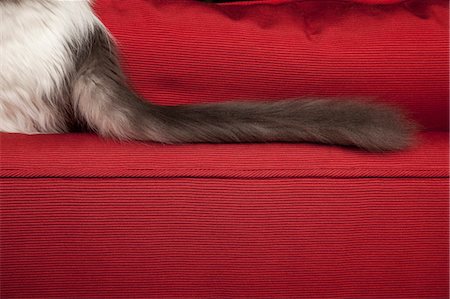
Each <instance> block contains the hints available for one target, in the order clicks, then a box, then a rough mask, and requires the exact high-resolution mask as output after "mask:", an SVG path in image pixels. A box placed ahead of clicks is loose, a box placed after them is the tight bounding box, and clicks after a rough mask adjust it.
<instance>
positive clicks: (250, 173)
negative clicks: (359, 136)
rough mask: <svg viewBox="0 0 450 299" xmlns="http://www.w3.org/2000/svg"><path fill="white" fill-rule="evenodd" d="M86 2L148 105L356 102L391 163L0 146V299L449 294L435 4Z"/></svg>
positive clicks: (442, 62)
mask: <svg viewBox="0 0 450 299" xmlns="http://www.w3.org/2000/svg"><path fill="white" fill-rule="evenodd" d="M349 2H350V1H347V2H346V1H294V0H258V1H253V2H252V3H251V4H250V3H245V2H240V3H237V4H236V3H234V4H226V5H211V4H204V3H198V2H196V1H178V0H177V1H175V0H170V1H169V0H127V1H121V0H120V1H119V0H98V1H97V4H96V5H97V6H96V8H97V11H98V13H99V16H100V17H101V19H102V20H103V21H104V22H105V24H106V25H107V27H108V28H109V29H111V31H112V33H113V34H114V36H115V37H116V38H117V40H118V42H119V45H120V49H121V52H122V57H123V64H124V67H125V68H126V71H127V73H128V75H129V76H130V81H131V84H132V85H133V86H135V87H136V88H137V90H138V91H139V92H140V93H141V94H142V95H143V96H145V97H146V98H148V99H150V100H153V101H154V102H156V103H160V104H168V105H174V104H184V103H191V102H208V101H219V100H224V99H233V98H235V99H243V98H245V99H250V100H253V99H279V98H286V97H297V96H309V95H319V96H320V95H323V96H349V95H351V96H374V97H378V99H377V100H380V101H385V102H388V103H392V104H393V105H397V106H400V107H402V108H404V109H405V110H407V111H408V112H410V113H411V116H412V117H413V118H415V119H416V120H418V121H419V122H420V123H422V124H423V125H424V127H426V128H429V129H430V128H434V129H440V130H444V131H442V132H439V131H434V132H433V131H429V132H423V133H421V134H419V135H418V138H417V142H416V144H415V145H414V146H413V147H412V148H410V149H409V150H407V151H404V152H399V153H387V154H374V153H366V152H362V151H357V150H355V149H349V148H340V147H333V146H321V145H314V144H280V143H273V144H234V145H233V144H226V145H208V144H197V145H161V144H154V143H147V144H145V143H134V142H129V143H119V142H115V141H111V140H103V139H100V138H99V137H97V136H94V135H90V134H64V135H36V136H25V135H19V134H0V166H1V169H0V178H1V181H0V188H1V189H0V190H1V198H0V200H1V204H0V208H1V268H0V272H1V277H0V292H1V298H2V299H3V298H8V299H9V298H20V299H25V298H26V299H30V298H46V299H47V298H81V299H84V298H86V299H87V298H89V299H91V298H92V299H96V298H110V299H113V298H139V299H144V298H155V299H156V298H157V299H165V298H182V299H185V298H305V299H306V298H320V299H322V298H383V299H384V298H408V299H409V298H424V299H425V298H426V299H428V298H448V296H449V292H448V287H449V283H448V269H449V245H448V240H449V231H448V226H449V217H448V214H449V207H448V200H449V199H448V198H449V179H448V171H449V161H448V151H449V140H448V132H446V131H445V130H446V129H447V128H448V126H447V124H448V53H447V51H448V19H447V18H448V7H447V5H446V1H439V0H437V1H434V0H433V1H395V0H392V1H390V0H373V1H372V0H361V1H359V2H367V3H369V2H371V3H375V2H376V3H378V4H387V3H388V2H402V3H399V4H397V5H394V6H390V5H387V6H384V5H383V6H366V5H361V4H353V3H349Z"/></svg>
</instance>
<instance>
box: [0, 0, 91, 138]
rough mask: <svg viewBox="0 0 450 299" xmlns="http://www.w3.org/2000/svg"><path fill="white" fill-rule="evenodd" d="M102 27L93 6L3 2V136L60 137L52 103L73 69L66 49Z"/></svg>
mask: <svg viewBox="0 0 450 299" xmlns="http://www.w3.org/2000/svg"><path fill="white" fill-rule="evenodd" d="M45 5H48V7H49V8H50V9H43V6H45ZM98 22H99V21H98V19H97V18H96V17H95V15H94V14H93V12H92V10H91V8H90V6H89V2H88V1H82V0H80V1H57V0H24V1H23V2H22V3H20V4H19V5H17V4H14V3H11V2H9V1H3V2H2V1H0V131H3V132H17V133H27V134H33V133H43V132H44V133H56V132H58V131H59V130H58V127H61V126H59V124H61V123H62V122H63V120H62V119H58V116H60V115H59V114H58V113H54V112H52V111H54V110H55V107H52V104H51V102H50V101H49V100H48V99H49V98H50V97H52V96H53V97H54V96H55V95H58V94H60V93H59V90H60V86H61V84H62V81H63V79H64V76H65V75H66V72H67V70H70V69H71V68H72V67H73V62H72V61H70V60H69V59H68V57H69V55H68V53H67V48H65V45H66V44H67V41H69V40H72V41H73V40H81V36H83V35H85V34H86V33H87V32H88V31H89V30H91V29H92V28H93V26H94V24H96V23H98Z"/></svg>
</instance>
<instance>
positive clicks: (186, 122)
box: [73, 30, 414, 151]
mask: <svg viewBox="0 0 450 299" xmlns="http://www.w3.org/2000/svg"><path fill="white" fill-rule="evenodd" d="M96 31H97V32H95V33H93V34H94V36H93V37H92V39H90V41H91V45H90V47H89V51H86V53H84V54H83V53H81V54H80V55H79V57H78V59H79V61H80V63H79V65H80V66H79V70H78V75H77V78H76V80H75V82H74V86H73V99H74V105H75V107H76V111H77V112H78V113H79V114H80V117H81V118H82V119H83V120H84V121H85V122H86V123H87V125H88V126H89V127H90V128H91V129H93V130H94V131H96V132H98V133H99V134H101V135H103V136H109V137H114V138H118V139H135V140H149V141H157V142H163V143H191V142H207V143H226V142H272V141H276V142H315V143H325V144H335V145H344V146H356V147H359V148H362V149H365V150H369V151H392V150H401V149H404V148H406V147H408V146H409V145H410V144H411V142H412V139H413V133H414V125H413V124H412V123H411V122H409V121H408V120H407V119H406V118H405V117H404V116H403V115H402V114H401V113H399V112H398V111H396V110H395V109H393V108H390V107H388V106H383V105H380V104H375V103H368V102H362V101H354V100H352V101H350V100H323V99H299V100H284V101H271V102H254V101H248V102H223V103H215V104H198V105H185V106H175V107H167V106H157V105H153V104H151V103H149V102H146V101H144V100H142V99H141V98H140V97H139V96H137V95H136V94H135V93H133V91H131V90H130V88H129V87H128V86H127V84H126V83H125V82H126V79H125V78H124V76H123V75H122V72H121V70H120V67H119V63H118V61H117V56H116V54H115V52H114V51H113V49H111V41H110V40H108V36H107V35H105V32H104V31H102V30H96Z"/></svg>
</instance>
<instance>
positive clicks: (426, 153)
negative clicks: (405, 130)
mask: <svg viewBox="0 0 450 299" xmlns="http://www.w3.org/2000/svg"><path fill="white" fill-rule="evenodd" d="M0 137H1V139H0V141H1V145H2V147H1V154H0V158H1V161H2V164H1V177H18V178H23V177H26V178H33V177H103V178H106V177H111V178H119V177H122V178H127V177H147V178H148V177H151V178H160V177H168V178H175V177H197V178H204V177H208V178H209V177H227V178H247V179H249V178H292V177H297V178H303V177H318V178H325V177H334V178H342V177H346V178H362V177H378V178H393V177H397V178H407V177H409V178H412V177H421V178H433V177H448V150H449V144H448V142H449V140H448V133H447V132H429V133H424V134H422V135H420V136H419V138H418V142H417V145H416V146H415V147H414V148H412V149H411V150H408V151H403V152H398V153H388V154H375V153H366V152H363V151H358V150H353V149H345V148H340V147H332V146H321V145H314V144H280V143H270V144H223V145H214V144H195V145H192V144H187V145H163V144H155V143H135V142H130V143H117V142H114V141H110V140H104V139H100V138H99V137H97V136H94V135H90V134H63V135H37V136H27V135H20V134H1V135H0Z"/></svg>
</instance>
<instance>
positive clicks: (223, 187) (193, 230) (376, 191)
mask: <svg viewBox="0 0 450 299" xmlns="http://www.w3.org/2000/svg"><path fill="white" fill-rule="evenodd" d="M1 188H2V193H3V195H2V206H1V208H2V251H1V257H2V268H1V269H2V270H1V274H2V277H1V280H2V281H1V282H2V285H1V288H2V298H92V299H93V298H157V299H160V298H183V299H185V298H320V299H322V298H427V299H428V298H448V272H447V271H448V253H449V252H448V212H449V211H448V179H445V178H441V179H433V178H428V179H424V178H409V179H405V178H392V179H387V178H367V179H354V178H353V179H344V178H341V179H339V178H329V179H328V178H291V179H287V178H284V179H251V180H249V179H220V178H217V179H200V178H197V179H194V178H162V179H155V178H140V179H125V178H121V179H112V178H92V179H89V178H78V179H77V178H66V179H64V178H53V179H50V178H48V179H4V180H2V183H1Z"/></svg>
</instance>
